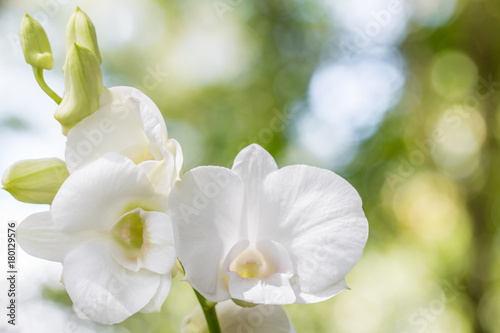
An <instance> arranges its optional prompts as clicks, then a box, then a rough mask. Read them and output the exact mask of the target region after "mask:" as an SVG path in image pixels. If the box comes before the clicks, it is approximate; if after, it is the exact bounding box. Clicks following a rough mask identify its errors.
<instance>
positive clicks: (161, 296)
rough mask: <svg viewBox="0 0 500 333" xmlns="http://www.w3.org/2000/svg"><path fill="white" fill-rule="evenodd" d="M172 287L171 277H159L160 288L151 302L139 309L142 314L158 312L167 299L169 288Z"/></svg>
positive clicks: (167, 275)
mask: <svg viewBox="0 0 500 333" xmlns="http://www.w3.org/2000/svg"><path fill="white" fill-rule="evenodd" d="M171 286H172V275H171V274H170V273H169V274H165V275H162V276H161V279H160V286H159V287H158V290H157V291H156V294H155V295H154V296H153V298H152V299H151V301H149V303H148V304H146V306H145V307H143V308H142V309H141V311H140V312H142V313H152V312H160V311H161V307H162V305H163V303H165V300H166V299H167V296H168V293H169V292H170V287H171Z"/></svg>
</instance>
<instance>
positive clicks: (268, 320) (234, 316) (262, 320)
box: [181, 301, 296, 333]
mask: <svg viewBox="0 0 500 333" xmlns="http://www.w3.org/2000/svg"><path fill="white" fill-rule="evenodd" d="M216 311H217V317H218V318H219V324H220V328H221V333H235V332H237V333H239V332H253V333H295V332H296V330H295V328H294V327H293V324H292V323H291V321H290V319H289V318H288V316H287V314H286V312H285V311H284V310H283V308H282V307H281V306H278V305H259V306H255V307H250V308H244V307H241V306H238V305H236V304H234V303H233V302H231V301H225V302H222V303H218V304H217V305H216ZM181 333H209V332H208V327H207V322H206V321H205V317H204V315H203V311H202V310H201V307H200V306H197V307H196V308H195V309H194V311H193V312H192V313H191V314H190V315H188V316H187V317H186V318H184V320H183V322H182V325H181Z"/></svg>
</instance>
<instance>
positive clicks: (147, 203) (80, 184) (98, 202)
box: [51, 154, 162, 232]
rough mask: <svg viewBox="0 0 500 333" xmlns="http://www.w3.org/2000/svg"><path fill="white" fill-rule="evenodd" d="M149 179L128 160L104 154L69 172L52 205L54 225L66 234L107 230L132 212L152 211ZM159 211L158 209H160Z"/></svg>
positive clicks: (155, 205)
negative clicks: (134, 209) (139, 209)
mask: <svg viewBox="0 0 500 333" xmlns="http://www.w3.org/2000/svg"><path fill="white" fill-rule="evenodd" d="M158 201H161V198H156V196H154V190H153V186H152V185H151V183H150V180H149V178H148V177H147V176H146V174H145V173H144V172H142V170H141V169H140V168H138V167H137V166H136V165H135V164H134V163H133V162H132V161H130V160H129V159H127V158H125V157H123V156H120V155H117V154H106V155H104V156H103V157H102V158H100V159H98V160H96V161H94V162H92V163H90V164H88V165H86V166H84V167H82V168H80V169H78V170H77V171H75V172H73V173H72V174H71V175H70V176H69V178H68V179H67V180H66V181H65V182H64V183H63V185H62V186H61V188H60V189H59V192H58V193H57V194H56V197H55V198H54V201H53V203H52V209H51V214H52V218H53V220H54V224H55V225H57V226H58V227H60V228H61V229H62V230H64V231H66V232H75V231H81V230H93V229H95V230H107V229H108V228H109V227H110V225H111V224H113V223H114V222H115V221H116V219H118V218H119V217H120V216H122V215H123V214H124V213H126V212H128V211H130V210H131V209H133V208H137V207H142V208H144V209H148V210H156V209H157V208H158V207H159V205H162V203H161V202H158ZM160 207H161V206H160Z"/></svg>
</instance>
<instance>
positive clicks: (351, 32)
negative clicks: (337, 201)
mask: <svg viewBox="0 0 500 333" xmlns="http://www.w3.org/2000/svg"><path fill="white" fill-rule="evenodd" d="M76 5H79V6H80V7H81V8H82V9H83V10H84V11H85V12H86V13H87V14H88V15H89V16H90V18H91V19H92V20H93V22H94V24H95V26H96V29H97V35H98V41H99V44H100V50H101V54H102V58H103V67H102V68H103V74H104V84H105V86H107V87H111V86H116V85H128V86H134V87H137V88H139V89H141V90H142V91H144V92H145V93H146V94H147V95H149V96H150V97H151V98H152V99H153V100H154V101H155V102H156V104H157V105H158V106H159V108H160V110H161V111H162V113H163V115H164V116H165V119H166V123H167V128H168V130H169V136H170V137H173V138H176V139H177V140H178V141H179V142H180V143H181V145H182V148H183V151H184V156H185V169H186V170H189V169H191V168H193V167H196V166H198V165H222V166H226V167H230V166H231V163H232V161H233V159H234V156H235V155H236V154H237V152H238V151H239V150H240V149H241V148H243V147H245V146H246V145H248V144H250V143H254V142H255V143H258V144H260V145H262V146H263V147H265V148H266V149H267V150H269V152H271V154H272V155H273V156H275V158H276V159H277V161H278V165H279V166H280V167H282V166H285V165H289V164H310V165H315V166H319V167H322V168H328V169H331V170H333V171H335V172H336V173H338V174H340V175H342V176H343V177H345V178H347V179H348V180H349V182H351V184H353V185H354V187H355V188H356V189H357V190H358V191H359V193H360V195H361V197H362V198H363V201H364V209H365V212H366V215H367V217H368V221H369V223H370V237H369V240H368V244H367V247H366V249H365V252H364V255H363V257H362V259H361V261H360V262H359V263H358V264H357V265H356V266H355V268H354V269H353V270H352V272H351V273H350V274H349V275H348V276H347V283H348V284H349V286H350V287H351V288H352V290H349V291H344V292H343V293H341V294H340V295H338V296H336V297H334V298H332V299H330V300H328V301H326V302H323V303H318V304H312V305H291V306H286V307H285V310H286V311H287V312H288V314H289V315H290V317H291V320H292V322H293V323H294V325H295V327H296V328H297V330H298V332H335V333H348V332H355V333H358V332H361V333H365V332H366V333H371V332H374V333H375V332H377V333H379V332H398V333H413V332H428V333H431V332H454V333H462V332H463V333H468V332H475V333H480V332H500V316H499V314H500V232H499V227H500V172H498V170H499V168H500V141H499V140H500V113H499V111H500V109H499V108H500V105H499V103H500V99H499V97H500V95H499V93H498V91H499V90H500V71H499V69H500V67H499V62H500V37H497V36H498V31H500V2H499V1H497V0H371V1H366V0H351V1H343V0H275V1H264V0H255V1H243V0H203V1H199V0H197V1H194V0H182V1H181V0H171V1H160V0H157V1H155V0H147V1H146V0H143V1H133V0H120V1H118V0H106V1H97V0H87V1H77V2H76V3H75V2H73V1H69V0H36V1H28V0H21V1H19V0H15V1H14V0H4V1H0V100H1V101H2V102H1V103H0V105H1V106H0V171H1V172H3V171H4V170H5V169H6V168H7V167H8V166H9V165H10V164H12V163H14V162H16V161H18V160H20V159H29V158H41V157H52V156H55V157H60V158H62V157H63V156H64V154H63V153H64V145H65V138H64V136H62V134H61V132H60V126H59V124H58V123H57V122H56V121H55V120H54V118H53V111H54V110H55V106H56V105H55V104H54V103H53V102H52V100H50V98H49V97H47V96H45V95H44V93H43V92H42V91H41V90H40V89H39V88H38V86H37V84H36V82H35V80H34V78H33V75H32V72H31V68H30V66H28V65H27V64H26V63H25V62H24V57H23V55H22V51H21V48H20V45H19V41H18V38H17V30H18V27H19V23H20V21H21V18H22V15H23V14H24V13H25V12H27V13H29V14H30V15H31V16H32V17H34V18H35V19H36V20H38V21H39V22H40V23H41V24H42V25H43V27H44V28H45V29H46V31H47V34H48V37H49V39H50V42H51V45H52V51H53V54H54V58H55V65H54V70H52V71H50V72H46V80H47V82H48V84H49V85H50V86H51V87H52V88H53V89H54V90H55V91H56V92H58V93H59V95H62V94H63V75H62V72H61V71H60V68H61V67H62V65H63V63H64V53H65V52H64V41H65V38H64V34H65V26H66V23H67V21H68V19H69V17H70V16H71V14H72V13H73V11H74V10H75V7H76ZM46 209H48V207H46V206H43V205H42V206H40V205H38V206H37V205H29V204H24V203H20V202H17V201H16V200H15V199H13V198H12V197H11V196H10V195H9V194H8V193H7V192H5V191H1V192H0V214H1V215H0V217H1V219H2V222H4V223H2V228H1V229H0V237H1V239H2V244H5V242H4V241H5V237H6V236H5V233H6V229H7V227H6V222H7V221H11V220H14V221H18V222H20V221H21V220H22V219H24V218H25V217H26V216H27V215H29V214H30V213H33V212H37V211H41V210H46ZM2 247H3V246H2ZM2 252H5V251H2ZM2 256H4V254H2ZM2 262H3V263H6V260H4V259H3V257H2ZM3 263H2V264H0V265H1V266H2V267H4V264H3ZM18 263H19V264H18V265H19V267H20V268H19V281H18V291H19V294H18V303H19V309H18V323H19V326H18V327H17V328H16V330H13V329H12V328H11V327H10V328H9V327H7V326H6V325H5V319H2V322H1V323H0V328H1V329H0V330H1V331H2V332H42V333H44V332H139V331H140V332H178V331H179V327H180V323H181V321H182V319H183V317H184V316H185V315H187V314H189V313H190V312H191V310H192V309H193V307H194V305H195V304H196V302H195V297H194V294H193V293H192V291H191V290H190V289H189V286H188V285H187V284H186V283H185V282H182V281H180V280H177V281H176V282H175V283H174V286H173V289H172V292H171V294H170V295H169V297H168V299H167V301H166V303H165V305H164V308H163V311H162V313H160V314H148V315H141V314H138V315H134V316H133V317H131V318H130V319H128V320H127V321H125V322H124V323H123V324H120V325H116V326H112V327H105V326H98V325H95V324H92V323H89V322H86V321H83V320H81V319H79V318H78V317H77V316H76V315H75V314H74V313H73V311H72V309H71V301H70V299H69V298H68V296H67V294H66V292H65V291H64V288H63V286H62V285H61V284H60V283H59V282H58V281H59V278H60V274H61V266H60V264H57V263H51V262H47V261H43V260H41V259H37V258H33V257H29V256H28V255H26V254H24V253H20V254H19V257H18ZM4 280H5V279H2V280H1V283H0V287H1V288H2V291H0V295H1V296H0V301H2V304H4V303H5V302H4V298H5V294H6V293H5V292H4V291H5V290H6V288H7V286H6V282H5V281H4ZM2 317H3V315H2Z"/></svg>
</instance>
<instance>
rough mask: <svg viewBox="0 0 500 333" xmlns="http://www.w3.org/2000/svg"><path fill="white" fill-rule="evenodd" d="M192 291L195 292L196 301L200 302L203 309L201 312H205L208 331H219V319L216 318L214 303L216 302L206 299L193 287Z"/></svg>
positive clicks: (218, 332) (217, 332)
mask: <svg viewBox="0 0 500 333" xmlns="http://www.w3.org/2000/svg"><path fill="white" fill-rule="evenodd" d="M193 290H194V293H195V294H196V298H198V301H199V302H200V305H201V309H202V310H203V313H204V314H205V319H206V320H207V326H208V331H209V332H210V333H221V330H220V326H219V320H218V319H217V313H216V312H215V305H216V304H217V303H214V302H210V301H207V299H206V298H205V297H203V296H201V294H200V293H199V292H197V291H196V290H195V289H193Z"/></svg>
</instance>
